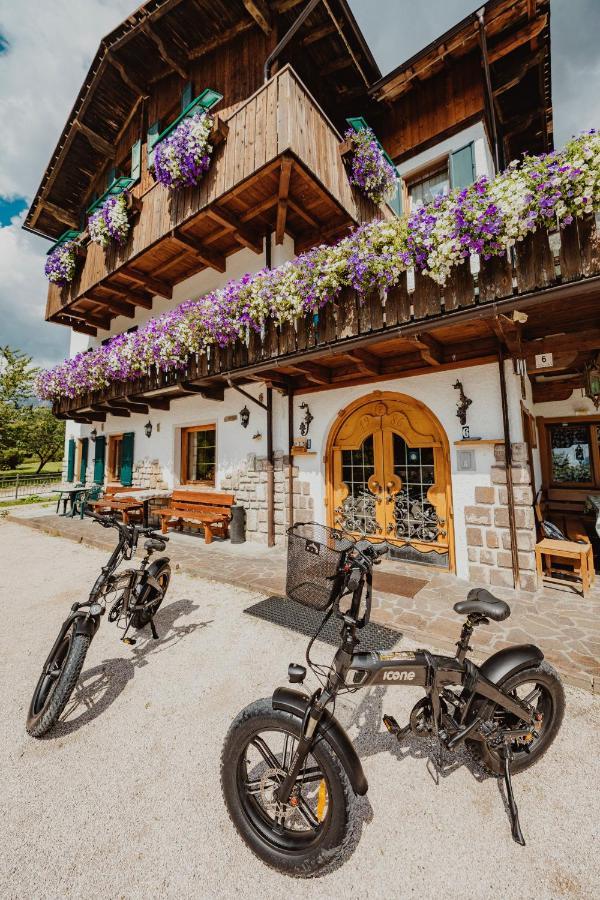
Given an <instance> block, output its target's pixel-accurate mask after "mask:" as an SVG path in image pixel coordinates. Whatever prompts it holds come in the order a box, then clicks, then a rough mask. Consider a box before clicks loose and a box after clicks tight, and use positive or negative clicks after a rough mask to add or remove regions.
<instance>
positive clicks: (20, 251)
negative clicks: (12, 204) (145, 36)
mask: <svg viewBox="0 0 600 900" xmlns="http://www.w3.org/2000/svg"><path fill="white" fill-rule="evenodd" d="M137 5H138V3H137V2H136V0H86V2H82V0H77V2H73V0H52V2H51V3H41V2H40V0H20V2H19V3H16V2H11V0H0V11H1V19H0V33H1V34H2V36H3V37H4V38H5V39H6V40H7V42H8V48H7V51H6V52H4V53H2V54H0V121H1V122H2V128H1V129H0V198H1V197H2V196H4V197H7V198H12V197H16V196H21V197H26V198H27V199H28V200H31V199H32V197H33V195H34V194H35V191H36V189H37V186H38V184H39V182H40V181H41V178H42V174H43V171H44V169H45V167H46V165H47V163H48V160H49V159H50V156H51V154H52V151H53V150H54V147H55V145H56V142H57V140H58V138H59V136H60V132H61V130H62V128H63V126H64V123H65V121H66V119H67V116H68V114H69V112H70V110H71V107H72V106H73V102H74V100H75V97H76V96H77V92H78V91H79V88H80V87H81V84H82V82H83V79H84V77H85V74H86V72H87V70H88V67H89V65H90V63H91V61H92V58H93V56H94V53H95V52H96V49H97V47H98V45H99V43H100V40H101V38H102V37H103V36H104V35H105V34H106V33H107V32H109V31H111V30H112V29H113V28H115V27H116V26H117V25H118V24H119V22H121V21H122V20H123V19H124V18H125V17H126V16H127V15H128V14H129V13H131V12H132V11H133V9H135V8H136V6H137ZM23 220H24V214H23V215H22V216H18V217H16V218H14V219H13V220H12V222H11V223H10V225H7V226H6V227H4V228H0V344H6V343H10V344H11V345H13V346H15V347H19V348H21V349H22V350H25V351H26V352H27V353H30V354H31V355H32V356H33V357H34V359H35V362H36V363H37V364H39V365H48V364H52V363H55V362H57V361H58V360H60V359H62V358H63V357H64V356H66V355H67V352H68V342H69V330H68V329H67V328H65V327H64V326H62V325H55V324H54V325H53V324H50V323H47V322H44V310H45V305H46V294H47V290H48V283H47V281H46V279H45V277H44V257H45V252H46V250H47V248H48V243H47V242H46V241H44V240H42V239H41V238H37V237H35V236H34V235H31V234H28V233H26V232H24V231H23V230H22V229H21V225H22V222H23Z"/></svg>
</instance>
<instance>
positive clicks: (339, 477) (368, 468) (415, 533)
mask: <svg viewBox="0 0 600 900" xmlns="http://www.w3.org/2000/svg"><path fill="white" fill-rule="evenodd" d="M354 407H355V408H354V409H352V408H351V410H350V411H349V413H348V415H347V416H346V417H345V418H344V417H342V416H340V421H339V422H338V424H337V426H336V427H334V429H333V431H332V437H331V438H330V457H329V460H328V466H329V473H330V484H329V487H328V490H329V497H330V501H329V502H330V503H331V506H330V509H331V510H332V512H331V514H330V515H331V520H330V524H333V525H335V526H336V527H337V528H340V529H342V530H343V531H346V532H349V533H350V534H352V535H354V536H355V537H361V538H371V539H373V540H385V541H387V542H388V543H389V544H390V548H391V556H392V557H396V558H402V559H406V560H410V561H415V562H422V563H427V564H433V565H438V566H440V565H441V566H447V565H450V564H451V553H450V543H451V538H452V534H451V527H450V523H449V521H448V520H449V517H450V516H451V502H450V485H449V466H448V459H447V455H448V454H447V449H446V447H447V442H445V436H444V435H443V432H442V431H441V428H440V426H439V425H438V424H437V421H436V420H435V419H434V417H433V416H431V414H430V413H429V411H428V410H426V408H425V407H423V406H422V404H420V403H418V401H414V400H412V398H408V397H403V396H402V395H392V394H385V395H383V394H382V395H381V397H380V398H377V399H372V400H370V401H369V400H365V401H364V402H363V403H360V402H357V403H356V404H354Z"/></svg>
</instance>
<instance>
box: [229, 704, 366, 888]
mask: <svg viewBox="0 0 600 900" xmlns="http://www.w3.org/2000/svg"><path fill="white" fill-rule="evenodd" d="M300 735H301V722H300V720H299V719H297V718H295V717H294V716H291V715H289V713H286V712H283V711H281V710H275V709H273V705H272V702H271V700H270V699H266V700H258V701H257V702H256V703H252V704H251V705H250V706H248V707H246V709H244V710H242V712H241V713H240V714H239V715H238V717H237V718H236V719H235V721H234V722H233V723H232V725H231V727H230V729H229V732H228V734H227V737H226V738H225V744H224V747H223V752H222V755H221V786H222V790H223V796H224V799H225V804H226V806H227V810H228V812H229V817H230V818H231V821H232V822H233V824H234V826H235V828H236V830H237V831H238V833H239V834H240V836H241V837H242V838H243V840H244V841H245V842H246V844H247V845H248V846H249V847H250V849H251V850H253V851H254V853H255V854H256V855H257V856H258V857H260V859H262V860H263V862H265V863H267V865H269V866H272V867H273V868H275V869H278V870H279V871H280V872H284V873H285V874H287V875H294V876H296V877H300V878H306V877H310V876H312V875H316V874H317V873H322V872H323V871H325V870H327V869H329V868H331V867H332V866H333V864H334V863H335V862H336V860H338V859H339V858H340V855H341V854H342V852H343V848H344V845H345V844H346V842H347V840H348V839H349V837H350V835H351V820H352V815H353V807H354V793H353V791H352V787H351V785H350V782H349V780H348V777H347V775H346V773H345V771H344V769H343V767H342V765H341V763H340V761H339V759H338V758H337V756H336V755H335V754H334V753H333V751H332V750H331V748H330V747H329V745H328V744H327V743H326V742H325V741H324V740H319V741H317V743H316V744H315V746H314V747H313V749H312V750H311V752H310V754H309V755H308V757H307V759H306V762H305V764H304V766H303V768H302V769H301V770H300V773H299V775H298V779H297V781H296V784H295V785H294V788H293V790H292V794H291V796H290V800H289V803H286V804H280V803H278V801H277V798H276V790H277V787H278V786H279V784H280V783H281V781H282V779H283V777H284V776H285V774H286V773H287V771H288V769H289V766H290V764H291V761H292V759H293V756H294V753H295V750H296V748H297V746H298V741H299V739H300Z"/></svg>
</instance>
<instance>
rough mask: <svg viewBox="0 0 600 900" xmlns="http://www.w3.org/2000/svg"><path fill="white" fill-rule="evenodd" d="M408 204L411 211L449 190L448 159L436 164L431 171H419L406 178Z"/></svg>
mask: <svg viewBox="0 0 600 900" xmlns="http://www.w3.org/2000/svg"><path fill="white" fill-rule="evenodd" d="M407 190H408V206H409V210H410V211H411V212H412V211H413V210H415V209H418V208H419V207H420V206H426V205H427V204H428V203H431V202H432V200H434V199H435V198H436V197H437V196H438V194H447V193H448V192H449V190H450V175H449V173H448V161H447V160H446V161H444V163H442V164H441V165H438V166H437V168H436V169H434V170H433V171H432V170H431V169H430V170H429V171H428V172H426V173H425V174H423V173H421V174H420V175H418V176H416V177H415V178H414V179H412V180H410V179H408V180H407Z"/></svg>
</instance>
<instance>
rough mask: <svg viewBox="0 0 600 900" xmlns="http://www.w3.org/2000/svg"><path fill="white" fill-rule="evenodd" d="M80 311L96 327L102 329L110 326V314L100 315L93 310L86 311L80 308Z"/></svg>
mask: <svg viewBox="0 0 600 900" xmlns="http://www.w3.org/2000/svg"><path fill="white" fill-rule="evenodd" d="M80 313H81V315H82V316H83V317H84V319H85V320H86V321H87V322H90V323H91V324H92V325H95V326H96V327H97V328H102V329H103V330H104V331H107V330H108V329H109V328H110V320H111V316H101V315H98V313H95V312H87V310H80Z"/></svg>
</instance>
